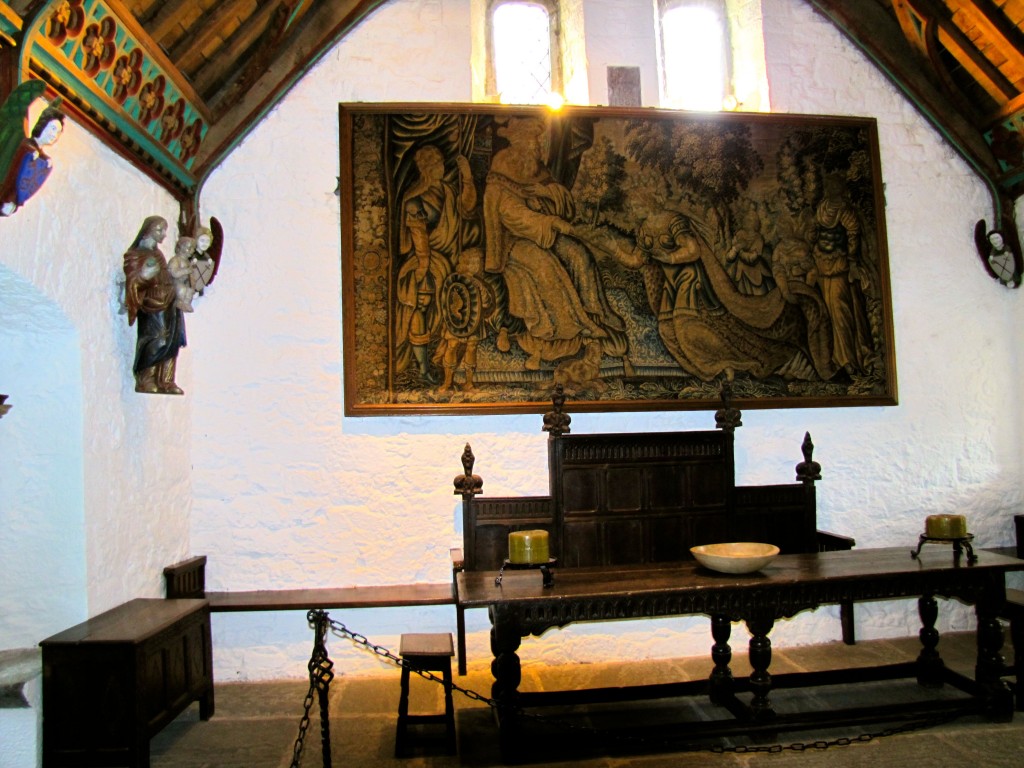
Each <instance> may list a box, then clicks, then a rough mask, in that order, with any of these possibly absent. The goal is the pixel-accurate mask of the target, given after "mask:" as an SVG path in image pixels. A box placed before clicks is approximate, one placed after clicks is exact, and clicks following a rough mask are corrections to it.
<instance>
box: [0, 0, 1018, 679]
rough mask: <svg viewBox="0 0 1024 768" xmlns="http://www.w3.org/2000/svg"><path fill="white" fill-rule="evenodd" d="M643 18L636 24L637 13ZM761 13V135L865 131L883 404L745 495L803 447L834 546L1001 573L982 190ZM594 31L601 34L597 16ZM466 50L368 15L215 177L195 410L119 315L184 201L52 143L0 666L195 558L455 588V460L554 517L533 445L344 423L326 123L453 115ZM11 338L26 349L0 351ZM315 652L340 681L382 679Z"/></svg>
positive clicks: (191, 371) (850, 76)
mask: <svg viewBox="0 0 1024 768" xmlns="http://www.w3.org/2000/svg"><path fill="white" fill-rule="evenodd" d="M636 2H637V8H638V14H639V13H640V12H641V11H643V12H646V11H647V9H648V8H649V6H650V4H649V3H648V2H647V0H636ZM762 6H763V16H764V22H765V31H766V50H765V56H766V60H767V64H768V69H769V78H770V84H771V96H772V101H773V107H774V108H775V109H776V110H781V111H792V112H802V113H831V114H854V115H868V116H873V117H876V118H877V119H878V121H879V133H880V137H881V152H882V170H883V177H884V179H885V181H886V200H887V210H886V216H887V222H888V228H889V254H890V266H891V271H892V293H893V305H894V315H895V318H894V319H895V336H896V353H897V363H898V375H899V387H900V405H899V406H898V407H894V408H854V409H838V410H829V409H817V410H783V411H748V412H747V413H745V414H744V426H743V428H742V429H741V430H740V431H739V433H738V443H739V445H738V457H737V458H738V468H737V469H738V480H739V481H740V482H744V483H761V482H776V481H785V480H788V479H789V478H790V477H791V476H792V471H793V465H794V464H795V462H796V461H798V460H799V458H800V456H799V443H800V440H801V439H802V437H803V433H804V431H805V430H810V432H811V433H812V434H813V436H814V440H815V443H816V445H817V452H816V458H817V459H818V460H819V461H820V462H821V463H822V464H823V466H824V475H825V477H824V480H823V482H822V483H821V484H820V485H819V500H820V508H821V524H822V527H824V528H827V529H830V530H834V531H838V532H842V533H847V534H850V535H853V536H855V537H856V538H857V540H858V543H859V545H860V546H881V545H901V546H902V545H906V546H908V547H909V546H911V545H912V544H913V543H915V542H916V540H917V536H918V534H919V532H920V530H921V528H922V518H923V517H924V515H925V514H928V513H931V512H949V511H965V512H967V513H968V514H969V515H970V518H971V527H972V529H973V530H974V532H975V534H976V535H977V537H978V543H979V544H980V545H982V546H985V545H995V544H1007V543H1009V542H1011V541H1012V531H1011V522H1010V518H1011V515H1012V514H1013V513H1014V512H1016V511H1018V510H1019V506H1020V481H1019V477H1020V472H1021V469H1022V466H1021V465H1022V458H1021V446H1020V442H1019V438H1018V435H1019V433H1020V430H1021V427H1022V426H1024V424H1022V418H1021V409H1020V407H1019V405H1018V399H1017V396H1016V395H1017V382H1018V381H1019V361H1018V353H1017V347H1018V336H1019V334H1018V332H1017V331H1016V329H1017V328H1019V327H1020V325H1021V320H1022V317H1021V308H1020V305H1021V294H1020V293H1018V292H1012V291H1008V290H1005V289H1002V288H1000V287H999V286H997V285H996V284H995V283H994V282H993V281H991V280H990V279H989V278H988V277H987V276H986V275H985V273H984V272H983V271H982V269H981V267H980V266H979V265H978V263H977V256H976V255H975V253H974V247H973V243H972V238H971V230H972V227H973V224H974V221H975V220H977V219H979V218H988V219H991V207H990V201H989V199H988V197H987V194H986V191H985V188H984V185H983V184H982V183H981V182H980V181H979V180H978V179H977V178H976V177H975V176H974V175H973V174H972V172H971V171H970V169H969V168H968V167H967V166H966V165H965V164H964V163H963V161H961V160H960V159H959V157H958V156H957V155H956V154H955V153H954V152H953V151H952V150H951V149H950V148H949V147H948V146H947V145H946V144H945V143H944V142H943V140H942V139H941V138H940V137H939V135H938V134H937V133H936V132H935V131H934V130H933V129H932V128H931V127H930V126H929V125H928V124H927V123H926V122H925V121H924V120H923V119H922V118H921V117H920V116H919V115H918V114H917V113H916V112H915V111H914V110H913V109H912V108H911V107H910V105H909V104H908V103H907V102H906V101H905V99H904V98H903V97H902V95H900V94H899V93H898V92H897V91H896V90H895V89H894V88H893V87H892V86H891V85H890V84H889V83H888V82H887V81H886V80H885V79H884V78H883V77H882V76H881V75H880V74H879V73H878V72H877V71H876V70H875V69H874V68H873V67H872V66H871V65H870V64H869V63H868V62H867V61H866V60H865V59H864V58H863V56H861V54H860V53H859V52H857V51H856V50H855V49H854V48H853V47H852V46H851V45H850V44H849V43H848V42H847V41H846V40H845V39H844V38H843V37H842V36H841V35H840V34H839V33H838V32H837V31H836V30H835V29H834V28H833V27H832V26H831V25H830V24H828V23H827V22H825V21H824V20H823V19H822V18H820V17H819V16H817V15H816V14H815V13H814V12H813V11H812V10H811V9H810V8H809V6H808V5H807V4H806V3H804V2H802V1H801V0H764V2H763V3H762ZM583 7H584V14H585V21H586V24H587V26H588V28H589V29H594V26H595V23H594V18H597V17H600V14H601V13H609V11H608V9H609V8H610V5H609V4H608V3H603V4H602V3H597V2H596V0H595V1H594V2H585V3H584V4H583ZM469 28H470V2H469V0H394V1H393V2H391V3H388V4H386V5H384V6H383V7H381V8H380V9H379V10H378V11H376V12H375V13H373V14H372V15H371V16H370V17H368V18H367V19H366V20H365V21H364V22H363V23H362V24H361V25H360V26H359V27H358V28H357V29H356V30H355V31H354V32H353V33H352V34H351V35H350V37H349V38H348V39H347V40H346V41H345V42H344V43H342V44H341V45H339V46H338V47H337V48H336V49H334V50H333V51H331V52H330V53H329V54H328V55H327V56H325V57H324V59H323V60H322V61H321V62H320V63H319V64H318V65H317V67H316V68H315V69H314V70H313V71H312V72H311V73H310V74H309V75H308V76H307V77H306V78H304V79H303V80H302V81H301V82H300V83H299V84H298V86H297V87H296V88H295V89H294V90H293V92H292V93H291V94H290V95H289V96H288V97H287V99H286V100H285V101H284V102H283V103H282V104H281V105H280V106H279V107H278V108H276V109H275V110H273V111H272V112H271V113H270V115H268V117H267V118H266V119H265V120H264V121H263V122H262V123H261V124H260V125H259V126H258V127H257V128H256V129H255V130H254V131H253V132H252V133H251V134H250V135H249V136H248V137H247V138H246V139H245V140H244V141H243V142H242V144H241V146H240V147H238V149H237V150H236V151H235V152H234V153H233V154H232V155H231V157H230V158H229V159H228V160H226V161H225V162H224V163H223V164H222V166H221V167H220V168H218V169H216V170H215V171H214V173H213V174H212V176H211V178H210V180H209V182H208V184H207V186H206V189H205V191H204V195H203V199H202V204H203V214H204V217H208V216H210V215H215V216H217V217H218V218H219V219H220V220H221V222H222V223H223V224H224V228H225V230H226V232H227V236H228V242H227V244H226V247H225V255H224V263H223V265H222V268H221V272H220V273H219V275H218V278H217V282H216V283H215V284H214V285H213V286H211V288H210V289H209V291H208V292H207V294H206V296H204V297H202V298H201V299H199V300H197V302H196V312H195V314H194V315H192V316H190V317H189V318H188V335H189V346H188V347H187V348H186V349H185V350H184V351H183V352H182V354H181V356H180V358H179V361H180V364H179V381H180V383H181V384H182V386H183V387H184V389H185V390H186V392H187V394H186V396H185V397H184V398H169V397H143V396H140V395H136V394H135V393H134V392H133V391H132V380H131V375H130V372H129V369H130V364H131V359H132V353H133V346H134V330H132V329H128V327H127V324H126V322H125V319H124V316H122V315H118V314H117V301H116V289H115V281H116V278H117V276H118V274H119V272H120V259H121V254H122V253H123V252H124V250H125V249H126V248H127V246H128V244H129V243H130V242H131V240H132V238H133V237H134V235H135V233H136V231H137V229H138V226H139V224H140V223H141V221H142V219H143V218H144V217H145V216H147V215H149V214H153V213H160V214H163V215H165V216H167V217H168V218H172V219H173V218H174V215H175V206H174V204H173V201H171V199H170V198H169V196H168V195H166V194H165V193H162V192H160V191H159V190H157V189H156V188H155V186H154V185H153V184H152V183H151V182H149V180H148V179H146V178H144V177H143V176H141V175H140V174H138V173H137V172H135V171H134V170H132V169H131V168H129V167H128V166H127V165H126V164H125V163H124V162H123V161H122V160H120V159H119V158H118V157H117V156H116V155H114V154H113V153H110V152H108V151H106V150H105V149H103V148H102V147H101V146H100V145H99V144H98V143H97V142H96V141H95V140H93V139H91V137H89V136H88V135H87V134H85V132H84V131H82V130H81V129H80V128H78V127H76V126H74V124H71V125H69V128H68V131H67V135H66V136H65V137H64V138H63V139H62V141H61V143H60V144H59V145H58V148H57V149H56V150H55V157H56V158H57V170H56V171H55V175H54V176H53V177H52V178H51V180H50V182H49V183H48V186H47V188H46V189H45V190H44V192H43V193H42V194H41V195H40V196H39V197H38V198H37V199H34V200H32V201H31V202H30V203H29V205H28V206H26V208H25V209H24V210H22V211H20V212H19V213H18V214H17V215H16V216H15V217H12V218H11V219H7V220H2V221H0V288H2V291H0V321H2V322H0V325H3V327H4V328H5V330H4V332H3V334H0V391H2V392H5V393H8V394H10V395H11V402H13V403H14V406H15V407H14V410H12V411H11V413H10V414H8V415H7V416H6V417H5V418H4V419H3V420H2V421H0V455H2V456H3V461H2V462H0V523H2V527H3V530H4V531H5V536H7V535H8V534H7V532H14V536H15V537H16V538H15V540H16V541H17V542H19V545H18V546H16V547H9V548H7V549H4V550H3V551H2V554H3V555H4V557H5V558H6V557H7V556H8V551H9V550H10V551H12V552H14V554H15V555H16V556H18V557H20V558H21V559H20V561H19V563H20V565H23V566H24V570H23V575H21V576H19V577H16V578H19V579H20V580H19V581H16V582H9V581H5V582H4V583H3V586H2V587H0V606H2V609H3V612H4V617H5V622H4V623H3V624H0V633H5V634H0V647H14V646H19V645H33V644H34V643H36V642H38V640H39V639H42V637H45V636H46V635H48V634H50V633H52V632H54V631H57V630H59V629H61V628H63V627H65V626H67V625H69V624H71V623H73V622H75V621H79V620H81V619H83V618H85V617H86V616H88V615H93V614H95V613H98V612H100V611H101V610H104V609H106V608H109V607H111V606H112V605H115V604H117V603H119V602H122V601H124V600H126V599H129V598H131V597H136V596H158V595H160V594H161V583H160V582H161V576H160V572H161V569H162V567H163V566H164V565H166V564H168V563H170V562H174V561H176V560H178V559H181V558H183V557H185V556H186V555H188V554H206V555H208V556H209V558H210V562H209V586H210V588H211V589H255V588H287V587H314V586H325V585H334V586H343V585H350V584H372V583H402V582H412V581H444V580H446V579H448V578H449V577H450V571H449V568H448V548H449V547H450V546H452V545H455V544H458V543H459V541H460V540H461V531H460V529H459V525H460V523H459V518H458V504H457V497H455V496H453V494H452V491H451V479H452V477H453V476H454V475H455V474H456V473H457V472H458V471H459V470H460V464H459V456H460V454H461V451H462V446H463V445H464V443H465V442H467V441H469V442H471V443H472V445H473V449H474V451H475V452H476V454H477V456H478V464H477V471H478V472H479V473H480V474H482V475H483V477H484V479H485V486H484V487H485V491H486V492H487V493H489V494H492V495H501V494H529V493H542V492H543V491H544V490H545V489H546V485H545V482H546V481H545V473H546V462H545V436H544V434H543V433H542V432H541V430H540V417H539V416H487V417H484V416H467V417H429V418H428V417H402V418H372V419H367V418H361V419H352V418H344V417H343V416H342V362H341V361H342V332H341V297H340V283H341V277H340V260H339V257H340V233H339V229H340V221H339V213H338V201H337V198H335V197H334V195H333V190H334V188H335V183H336V180H335V177H336V175H337V173H338V170H337V168H338V160H337V154H338V143H337V103H338V102H352V101H374V102H376V101H381V102H384V101H402V102H412V101H423V100H430V101H443V102H462V101H467V100H469V99H470V96H471V86H470V71H469V66H468V64H467V62H469V61H470V39H471V36H470V33H469ZM652 29H653V26H652ZM589 45H590V43H589V42H588V46H589ZM653 47H654V46H653V41H652V43H651V50H652V51H653ZM614 48H615V46H614V40H613V39H611V37H610V36H604V37H603V39H600V40H595V41H594V42H593V45H592V46H591V47H590V48H589V51H590V54H589V55H590V56H591V67H596V68H597V70H598V74H597V75H595V73H594V72H593V71H592V72H591V73H590V78H589V79H590V80H591V86H592V90H591V94H592V98H594V99H595V100H600V99H601V94H600V93H598V92H596V91H595V90H593V87H594V82H598V83H603V82H604V77H603V74H602V73H601V70H602V68H603V66H605V65H606V64H617V65H634V64H635V65H637V66H641V67H642V68H644V67H649V65H650V63H649V60H648V61H647V62H645V61H641V60H640V58H642V56H641V54H642V53H643V52H642V51H641V50H640V49H639V47H638V45H637V44H636V43H635V41H632V40H630V41H628V42H627V41H624V43H623V48H622V50H621V52H616V51H615V49H614ZM648 55H649V54H648ZM643 71H644V77H645V80H644V83H645V100H646V99H647V98H648V96H649V93H648V91H647V86H646V83H647V82H648V80H647V79H646V78H647V77H648V74H647V70H643ZM22 324H24V325H25V326H26V328H27V330H26V333H25V334H20V333H14V332H12V331H10V330H7V329H8V328H14V327H20V326H21V325H22ZM37 326H38V327H37ZM37 336H38V337H40V338H39V339H37V338H36V337H37ZM33 363H34V364H33ZM711 419H712V417H711V414H710V413H668V414H650V413H648V414H584V415H577V416H576V417H575V418H574V420H573V428H574V430H576V431H579V432H594V431H606V430H622V431H630V430H647V429H652V430H659V429H695V428H707V427H708V426H710V424H711ZM51 446H53V447H54V449H53V452H52V453H51V452H50V451H49V450H48V448H49V447H51ZM79 446H80V448H79ZM11 570H12V569H6V570H5V577H6V575H7V574H8V573H10V572H11ZM19 573H22V572H19ZM8 585H11V586H8ZM332 615H334V617H335V618H337V619H340V620H342V621H344V622H345V623H346V624H347V625H349V626H350V627H352V628H353V629H356V630H358V631H360V632H362V633H364V634H366V635H368V636H369V637H370V638H371V639H373V640H374V641H375V642H381V643H384V644H389V645H390V644H393V642H394V640H395V638H396V637H397V635H398V634H400V633H401V632H403V631H407V630H409V629H421V630H430V629H436V630H441V631H444V630H447V629H452V628H453V627H454V611H453V610H452V609H451V608H434V609H423V610H403V609H383V610H377V611H361V612H360V611H352V612H334V613H333V614H332ZM8 617H14V619H15V620H14V621H13V623H9V622H8V621H7V619H8ZM942 621H943V626H957V627H961V626H968V625H970V622H971V616H970V612H969V611H967V610H966V609H958V610H954V611H952V613H950V614H944V615H943V619H942ZM916 624H917V619H916V613H915V609H914V606H913V604H912V603H908V602H900V603H894V604H879V605H873V606H859V607H858V632H859V634H860V636H861V637H864V638H868V637H882V636H892V635H907V634H913V633H914V632H916ZM470 626H471V630H472V634H471V637H470V654H471V661H477V662H479V661H482V660H486V659H487V657H488V644H487V635H486V624H485V619H484V617H483V616H482V615H481V612H471V613H470ZM9 627H14V629H13V630H12V629H9ZM214 631H215V640H214V643H215V667H216V670H215V671H216V675H217V677H218V678H219V679H221V680H229V679H255V678H269V677H282V676H285V677H301V676H303V675H304V674H305V662H306V658H307V654H308V649H309V643H310V640H311V636H310V633H309V631H308V629H307V628H306V626H305V620H304V616H302V615H301V614H297V613H282V614H278V613H265V614H250V615H218V616H217V617H216V618H215V621H214ZM838 636H839V629H838V620H837V619H836V618H835V611H834V610H833V609H822V610H820V611H818V612H817V613H815V614H810V615H805V616H801V617H798V618H797V619H795V620H793V621H788V622H782V623H780V625H779V626H777V627H776V629H775V631H774V632H773V641H774V642H775V644H776V645H786V644H796V643H807V642H819V641H825V640H832V639H837V638H838ZM735 637H736V645H737V646H739V645H740V644H741V643H742V639H741V633H739V632H737V633H736V635H735ZM709 642H710V640H709V638H708V632H707V622H706V620H703V619H692V620H681V619H680V620H672V621H651V622H638V623H629V624H622V625H615V626H614V627H612V626H609V625H578V626H574V627H571V628H568V629H566V630H563V631H552V632H549V633H548V634H546V635H545V636H544V637H543V638H540V639H530V640H529V641H527V642H526V644H525V645H524V652H523V657H524V660H526V661H527V662H530V661H535V660H541V661H550V662H558V661H565V660H595V659H602V658H609V657H612V656H615V657H627V658H628V657H661V656H672V655H677V654H680V653H704V652H706V649H707V647H708V644H709ZM331 643H332V645H331V650H332V655H334V656H335V658H336V659H337V660H338V662H339V668H340V669H341V670H343V671H344V672H345V673H346V674H358V673H362V672H369V671H377V670H379V669H380V665H379V664H378V663H377V662H375V661H374V660H373V659H371V658H368V657H367V656H366V655H365V654H364V653H362V652H360V651H358V650H357V649H353V648H350V647H348V646H347V645H346V644H345V643H343V642H342V641H339V640H336V639H333V638H332V640H331Z"/></svg>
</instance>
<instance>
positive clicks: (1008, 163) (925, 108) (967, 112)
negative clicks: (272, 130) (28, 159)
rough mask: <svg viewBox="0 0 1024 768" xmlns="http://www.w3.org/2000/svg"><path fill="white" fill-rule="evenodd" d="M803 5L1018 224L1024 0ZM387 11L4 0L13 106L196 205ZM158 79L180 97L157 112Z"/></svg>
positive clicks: (3, 63)
mask: <svg viewBox="0 0 1024 768" xmlns="http://www.w3.org/2000/svg"><path fill="white" fill-rule="evenodd" d="M394 1H395V2H402V0H394ZM805 1H806V2H807V3H808V4H809V5H811V6H812V7H814V8H815V9H816V10H817V11H818V12H819V13H821V14H822V15H823V16H825V17H826V18H828V19H829V20H830V21H832V22H833V23H834V24H836V26H837V27H839V28H840V29H841V30H842V32H843V33H844V34H845V35H847V36H848V37H849V39H850V40H851V41H852V42H853V43H854V44H855V45H856V46H857V47H859V48H860V49H861V50H862V51H863V52H864V53H865V54H866V55H867V56H868V57H869V58H870V59H871V60H873V61H874V62H875V64H877V65H878V66H879V67H880V68H881V70H882V71H883V72H884V73H885V74H886V76H887V77H889V78H890V80H891V81H892V82H893V83H894V84H895V85H896V86H897V87H898V88H899V89H900V90H901V91H902V92H903V93H904V94H905V95H906V96H907V97H908V98H909V99H910V100H911V101H912V102H913V103H914V105H915V106H916V107H917V108H918V109H919V110H920V111H921V113H922V114H923V115H924V116H925V117H926V118H927V119H928V120H929V121H930V122H931V123H932V125H933V126H934V127H935V128H936V129H937V130H938V131H940V133H942V135H943V136H944V137H945V138H946V140H947V141H948V142H949V143H950V144H951V145H952V146H953V147H954V148H955V149H956V150H957V151H958V152H959V153H960V154H961V155H962V156H963V157H964V158H965V159H966V160H967V162H968V163H969V164H970V165H971V167H972V168H973V169H974V171H975V172H976V173H977V174H978V175H979V176H981V178H982V179H983V180H984V181H985V183H986V184H987V185H988V187H989V189H990V192H991V194H992V197H993V206H994V211H993V214H994V216H993V218H994V219H999V218H1001V217H1005V216H1007V215H1009V216H1012V205H1011V203H1012V201H1013V200H1015V199H1016V198H1017V197H1019V196H1020V195H1021V194H1024V141H1022V132H1024V0H805ZM383 2H384V0H260V1H259V2H257V0H63V2H41V1H40V0H22V1H21V2H18V1H16V0H15V1H10V2H2V0H0V12H2V13H0V76H2V77H0V95H3V96H6V93H7V92H8V91H9V90H10V89H11V88H12V87H13V86H14V85H16V84H17V82H18V81H19V80H23V79H27V78H28V77H38V78H40V79H44V80H47V81H48V84H49V85H50V86H51V89H52V90H53V91H55V92H58V93H61V95H62V96H63V97H64V99H65V102H66V103H67V104H68V105H69V107H71V108H72V110H73V111H74V112H75V113H76V116H77V117H82V118H83V119H84V120H85V122H86V123H87V124H89V125H90V126H91V127H92V128H93V129H94V130H96V132H97V133H98V134H99V135H100V136H101V137H103V138H105V139H106V140H107V141H109V142H110V143H111V144H112V146H115V148H117V149H118V150H119V151H121V152H122V153H123V154H125V155H126V156H127V157H129V158H130V159H132V160H133V161H135V162H136V163H138V164H139V165H140V167H143V168H144V169H146V170H147V171H148V172H149V173H150V174H151V175H153V177H154V178H156V179H157V180H159V181H161V183H163V184H164V185H165V186H167V188H168V189H170V190H171V191H172V192H173V193H174V194H175V195H176V196H177V197H179V199H182V200H183V201H186V200H188V199H189V198H191V197H194V196H195V195H196V194H197V192H198V189H199V187H200V186H201V184H202V181H203V179H204V178H205V176H206V175H207V174H208V173H209V171H210V170H211V169H212V168H213V167H214V166H215V165H216V164H217V163H218V162H220V160H222V159H223V157H224V156H225V155H226V154H227V153H228V152H230V151H231V149H232V148H233V147H234V146H235V145H236V144H237V143H238V141H239V140H240V139H241V137H242V136H244V135H245V134H246V133H247V132H248V131H249V130H250V129H251V128H252V126H253V125H255V124H256V123H257V122H259V121H260V120H261V119H262V118H263V116H264V115H265V114H266V113H267V112H268V111H269V110H270V108H271V107H273V106H274V104H276V103H277V102H278V101H279V100H280V99H281V97H282V96H283V95H284V94H285V93H286V92H287V90H288V89H289V88H290V87H291V86H292V85H293V84H294V83H295V82H296V81H297V80H298V79H299V78H300V77H301V76H302V75H303V74H304V73H305V72H306V71H308V69H309V68H310V67H311V66H312V65H313V64H314V63H315V62H316V61H317V60H318V59H319V57H320V56H321V55H322V54H323V53H324V52H325V51H327V50H328V49H329V48H330V47H331V46H333V45H334V44H335V43H336V42H337V41H338V40H340V39H342V38H343V37H344V36H345V35H346V34H347V33H348V32H349V31H351V30H352V29H353V28H354V27H356V26H357V25H358V23H359V22H360V21H361V20H362V19H363V18H364V17H365V16H366V15H368V14H369V13H370V12H371V11H372V10H374V9H375V8H376V7H378V6H379V5H382V4H383ZM18 19H20V21H21V28H20V29H17V28H16V27H17V24H16V22H17V20H18ZM104 20H106V21H104ZM61 23H63V24H64V27H63V31H62V30H61V29H58V27H59V26H60V24H61ZM75 24H78V28H77V30H76V29H75ZM89 30H92V33H93V34H92V36H91V37H89ZM72 33H74V34H77V35H78V37H77V38H74V39H72V38H71V37H70V35H71V34H72ZM62 34H63V35H64V39H63V42H61V40H62V38H61V35H62ZM61 46H62V47H61ZM79 52H85V53H89V54H90V55H91V56H92V58H88V56H86V57H85V58H81V57H80V58H78V59H76V58H75V57H76V56H79ZM133 52H134V53H133ZM97 67H100V71H99V72H97V71H96V70H97ZM103 68H106V74H105V73H104V71H103ZM161 76H162V77H163V78H164V79H163V80H162V81H158V80H157V78H158V77H161ZM104 77H106V78H108V81H106V82H105V81H104V80H103V78H104ZM154 83H156V84H157V85H165V86H166V88H167V90H166V91H165V92H164V93H163V94H157V95H162V96H163V99H162V101H160V102H158V103H156V104H154V103H153V94H154V92H155V90H154V88H153V84H154ZM98 84H99V85H98ZM147 86H150V87H149V88H148V90H147ZM158 109H159V110H162V111H160V112H159V113H158V112H157V110H158ZM1007 208H1009V209H1011V210H1009V211H1008V210H1006V209H1007ZM980 213H984V212H980Z"/></svg>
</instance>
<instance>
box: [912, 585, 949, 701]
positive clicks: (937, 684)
mask: <svg viewBox="0 0 1024 768" xmlns="http://www.w3.org/2000/svg"><path fill="white" fill-rule="evenodd" d="M917 613H918V615H919V616H920V617H921V631H920V632H918V637H919V638H920V639H921V652H920V653H919V654H918V655H917V682H918V683H919V684H920V685H923V686H925V687H926V688H941V687H942V678H943V674H944V670H945V667H946V665H945V663H944V662H943V661H942V657H941V656H939V652H938V650H936V649H937V647H938V645H939V630H937V629H936V628H935V620H936V619H937V618H938V616H939V604H938V602H937V601H936V600H935V597H934V596H933V595H921V597H919V598H918V600H917Z"/></svg>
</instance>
